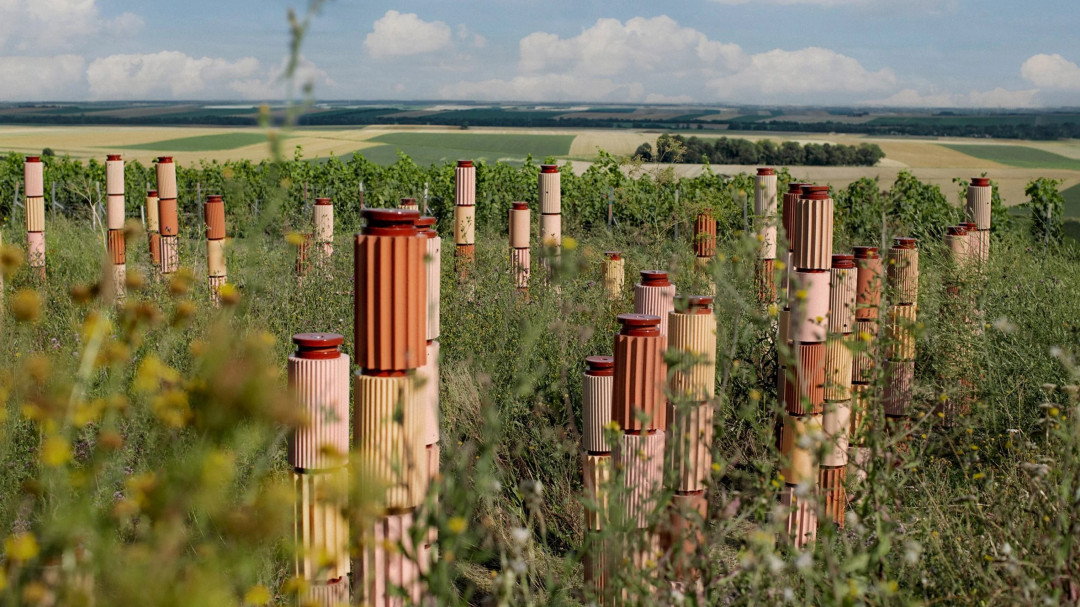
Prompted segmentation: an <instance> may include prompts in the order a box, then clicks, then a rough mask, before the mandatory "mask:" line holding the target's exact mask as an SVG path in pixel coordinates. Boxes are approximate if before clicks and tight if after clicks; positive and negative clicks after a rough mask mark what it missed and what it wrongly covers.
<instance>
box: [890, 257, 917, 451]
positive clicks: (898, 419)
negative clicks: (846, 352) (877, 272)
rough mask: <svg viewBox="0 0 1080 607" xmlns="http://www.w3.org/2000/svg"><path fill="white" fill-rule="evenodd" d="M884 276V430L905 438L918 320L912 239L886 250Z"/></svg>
mask: <svg viewBox="0 0 1080 607" xmlns="http://www.w3.org/2000/svg"><path fill="white" fill-rule="evenodd" d="M885 267H886V270H885V272H886V276H887V279H888V287H889V294H890V295H891V297H890V303H889V307H888V309H887V310H886V312H885V326H884V331H883V337H884V345H885V395H884V399H883V401H884V406H885V407H884V408H885V426H886V428H887V429H889V430H890V431H892V432H896V433H901V434H904V435H906V434H907V430H908V427H909V426H910V416H911V386H912V383H913V382H914V379H915V322H916V320H917V318H918V314H917V312H918V308H917V302H918V297H919V250H918V249H917V248H916V247H915V239H914V238H904V237H897V238H894V239H893V246H892V247H890V248H889V256H888V259H887V263H886V264H885Z"/></svg>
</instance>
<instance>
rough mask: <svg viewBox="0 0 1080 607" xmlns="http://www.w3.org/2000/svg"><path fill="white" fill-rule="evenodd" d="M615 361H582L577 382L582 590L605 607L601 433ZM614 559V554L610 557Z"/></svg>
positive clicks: (605, 469)
mask: <svg viewBox="0 0 1080 607" xmlns="http://www.w3.org/2000/svg"><path fill="white" fill-rule="evenodd" d="M614 377H615V359H614V358H612V357H611V356H588V357H586V358H585V374H584V377H582V380H581V408H582V411H581V426H582V428H581V447H582V450H583V452H584V453H583V454H582V466H581V467H582V474H583V476H584V481H585V535H586V537H585V545H586V548H587V551H586V553H585V562H584V565H585V588H586V590H587V592H590V593H591V594H592V597H591V598H593V599H596V600H597V603H598V604H606V603H607V601H606V599H607V597H606V585H607V578H608V575H609V574H610V571H609V569H608V567H610V566H613V565H614V559H609V558H608V556H609V555H608V554H607V552H606V549H607V546H605V545H604V544H605V543H604V542H603V540H602V539H601V534H600V532H601V531H603V529H604V527H605V523H606V521H607V517H608V508H607V506H608V492H609V484H610V483H611V467H612V464H611V445H609V444H608V442H607V439H606V437H605V432H607V431H608V426H609V425H610V424H611V395H612V386H613V380H614ZM611 556H614V555H611Z"/></svg>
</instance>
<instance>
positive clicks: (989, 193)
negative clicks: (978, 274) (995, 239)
mask: <svg viewBox="0 0 1080 607" xmlns="http://www.w3.org/2000/svg"><path fill="white" fill-rule="evenodd" d="M993 196H994V192H993V187H992V186H991V185H990V180H989V179H988V178H986V177H972V178H971V183H970V184H969V185H968V189H967V217H968V221H970V222H972V223H974V224H975V234H974V236H975V238H974V239H973V240H974V241H975V242H976V245H975V251H976V258H977V259H978V261H979V263H980V264H985V263H986V262H987V261H989V260H990V215H991V201H992V200H993Z"/></svg>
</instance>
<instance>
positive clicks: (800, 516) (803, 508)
mask: <svg viewBox="0 0 1080 607" xmlns="http://www.w3.org/2000/svg"><path fill="white" fill-rule="evenodd" d="M780 505H782V506H784V507H785V508H786V509H787V511H788V515H787V523H786V525H785V530H786V531H787V534H788V535H789V536H790V537H791V542H792V544H793V545H794V546H795V548H802V547H803V546H806V545H807V544H809V543H811V542H813V541H814V540H816V539H817V526H818V521H817V513H816V512H815V511H814V498H813V497H812V496H808V497H806V498H802V497H798V496H796V495H795V487H790V486H789V487H784V488H783V489H782V490H781V492H780Z"/></svg>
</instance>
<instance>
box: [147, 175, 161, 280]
mask: <svg viewBox="0 0 1080 607" xmlns="http://www.w3.org/2000/svg"><path fill="white" fill-rule="evenodd" d="M146 238H147V242H148V245H149V247H150V263H151V265H153V266H154V267H155V268H158V269H160V268H161V224H160V222H159V220H158V194H157V190H149V191H147V192H146Z"/></svg>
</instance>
